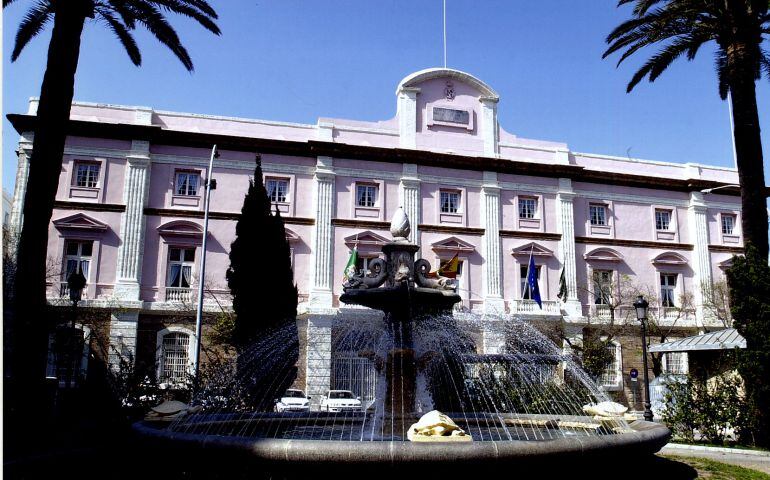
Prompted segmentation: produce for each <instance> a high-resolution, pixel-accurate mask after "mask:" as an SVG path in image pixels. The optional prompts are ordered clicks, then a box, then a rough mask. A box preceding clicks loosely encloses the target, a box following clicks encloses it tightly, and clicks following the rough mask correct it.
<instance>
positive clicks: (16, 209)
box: [8, 132, 34, 235]
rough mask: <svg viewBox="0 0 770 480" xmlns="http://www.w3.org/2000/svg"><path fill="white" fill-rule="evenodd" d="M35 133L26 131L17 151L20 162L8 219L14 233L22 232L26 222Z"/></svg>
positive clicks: (11, 231) (17, 167)
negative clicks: (26, 202)
mask: <svg viewBox="0 0 770 480" xmlns="http://www.w3.org/2000/svg"><path fill="white" fill-rule="evenodd" d="M33 141H34V134H33V133H32V132H24V133H23V134H22V135H21V138H20V139H19V150H18V151H17V156H18V164H17V166H16V186H15V187H14V189H13V204H12V205H11V215H10V217H9V219H8V223H9V226H10V232H9V233H11V234H12V235H15V234H18V233H19V232H21V227H22V225H23V223H24V198H25V197H26V195H27V180H28V178H29V159H30V157H32V142H33Z"/></svg>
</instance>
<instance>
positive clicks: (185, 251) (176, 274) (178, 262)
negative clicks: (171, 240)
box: [166, 247, 195, 288]
mask: <svg viewBox="0 0 770 480" xmlns="http://www.w3.org/2000/svg"><path fill="white" fill-rule="evenodd" d="M194 264H195V248H176V247H171V248H169V249H168V280H167V283H166V286H167V287H176V288H190V285H191V284H192V269H193V265H194Z"/></svg>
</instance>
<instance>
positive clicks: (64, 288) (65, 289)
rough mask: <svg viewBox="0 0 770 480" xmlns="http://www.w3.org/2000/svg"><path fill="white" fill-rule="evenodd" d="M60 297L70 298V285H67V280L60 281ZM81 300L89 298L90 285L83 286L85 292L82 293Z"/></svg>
mask: <svg viewBox="0 0 770 480" xmlns="http://www.w3.org/2000/svg"><path fill="white" fill-rule="evenodd" d="M59 297H61V298H67V299H69V298H70V287H69V285H67V282H59ZM80 299H81V300H87V299H88V285H87V284H86V286H85V287H83V292H82V293H81V294H80Z"/></svg>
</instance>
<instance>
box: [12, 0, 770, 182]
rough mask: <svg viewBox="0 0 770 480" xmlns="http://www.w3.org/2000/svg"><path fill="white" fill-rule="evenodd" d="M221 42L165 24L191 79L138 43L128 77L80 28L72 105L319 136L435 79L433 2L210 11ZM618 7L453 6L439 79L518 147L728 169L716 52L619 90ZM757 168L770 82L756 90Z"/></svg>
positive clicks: (35, 66)
mask: <svg viewBox="0 0 770 480" xmlns="http://www.w3.org/2000/svg"><path fill="white" fill-rule="evenodd" d="M210 2H211V3H212V5H214V6H215V8H216V9H217V11H218V12H219V14H220V21H219V25H220V27H221V29H222V31H223V35H222V37H219V38H217V37H214V36H213V35H210V34H208V33H207V32H205V31H204V30H203V29H202V28H200V27H197V26H196V25H195V24H193V23H192V22H190V21H187V20H184V19H181V18H174V19H173V23H174V25H175V26H177V27H178V30H179V33H180V36H181V37H182V39H183V41H184V43H185V45H186V46H187V48H188V50H189V51H190V53H191V55H192V57H193V61H194V62H195V67H196V70H195V72H194V73H193V74H189V73H187V72H186V71H185V70H184V68H183V67H182V65H181V64H180V63H179V62H178V61H177V60H176V59H175V58H174V57H173V56H172V55H171V53H170V52H168V51H167V50H166V49H165V48H164V47H161V46H160V45H159V44H158V43H157V42H155V41H154V40H152V39H151V38H150V37H149V36H148V35H147V34H145V33H143V32H141V33H138V34H137V39H138V41H139V44H140V47H141V49H142V53H143V56H144V61H143V66H142V67H141V68H136V67H134V66H133V65H132V64H131V63H130V62H129V60H128V57H127V56H126V54H125V53H124V52H123V51H122V47H121V46H120V44H119V43H118V42H117V40H115V39H114V38H113V37H112V34H111V33H110V32H109V31H108V30H107V29H106V28H105V27H104V26H103V25H100V24H98V23H95V22H91V23H89V24H87V26H86V29H85V32H84V35H83V44H82V51H81V57H80V64H79V69H78V75H77V81H76V86H75V98H76V99H77V100H83V101H92V102H104V103H119V104H129V105H145V106H150V107H153V108H156V109H163V110H176V111H187V112H195V113H206V114H216V115H228V116H242V117H251V118H263V119H272V120H283V121H292V122H303V123H315V121H316V119H317V118H318V117H319V116H323V117H341V118H352V119H361V120H380V119H387V118H390V117H392V116H393V115H394V114H395V108H396V102H395V96H394V91H395V87H396V85H397V84H398V82H399V80H400V79H401V78H403V77H404V76H406V75H407V74H409V73H411V72H413V71H416V70H420V69H423V68H427V67H435V66H441V63H442V23H441V0H412V1H407V0H378V1H361V0H327V1H321V0H243V1H240V0H238V1H236V0H226V1H224V0H210ZM31 3H32V2H30V1H18V2H15V3H14V4H12V5H11V6H10V7H8V8H6V9H5V12H4V13H5V15H4V19H3V27H4V28H3V71H4V75H5V78H4V82H3V100H4V101H3V109H4V114H7V113H9V112H21V113H23V112H25V111H26V109H27V106H26V105H27V99H28V98H29V97H30V96H37V95H39V89H40V83H41V79H42V75H43V68H44V65H45V55H46V49H47V44H48V40H49V38H50V30H49V31H46V32H45V33H44V34H42V35H40V36H39V37H38V38H37V39H35V40H33V42H32V43H31V44H30V45H29V46H28V47H27V49H26V50H25V51H24V53H23V54H22V56H21V58H20V59H19V60H18V61H17V62H15V63H13V64H11V63H10V61H9V57H10V51H11V49H12V47H13V37H14V35H15V27H16V26H17V25H18V23H19V21H20V19H21V17H22V15H23V13H24V11H25V10H26V8H27V7H28V6H29V5H30V4H31ZM615 4H616V1H615V0H590V1H586V0H584V1H581V2H576V1H573V0H485V1H483V2H479V1H478V0H476V1H472V0H447V5H448V7H447V8H448V11H447V30H448V66H449V67H451V68H457V69H460V70H464V71H466V72H469V73H471V74H473V75H475V76H477V77H479V78H480V79H482V80H483V81H485V82H487V83H488V84H489V85H490V86H492V88H494V89H496V90H497V91H498V93H500V96H501V102H500V105H499V118H500V122H501V125H502V126H503V128H505V129H506V130H507V131H509V132H511V133H513V134H516V135H518V136H521V137H527V138H536V139H543V140H554V141H564V142H567V143H568V144H569V146H570V148H571V149H572V150H574V151H581V152H594V153H602V154H610V155H621V156H625V155H627V154H630V156H632V157H638V158H647V159H654V160H662V161H671V162H683V163H684V162H698V163H706V164H713V165H725V166H732V165H733V159H732V144H731V137H730V124H729V117H728V111H727V104H726V102H722V101H721V100H720V99H719V96H718V95H717V87H716V77H715V73H714V70H713V60H712V59H713V49H703V50H702V51H701V53H700V54H699V56H698V58H697V59H696V61H694V62H687V61H683V60H682V61H679V62H677V63H676V64H674V66H673V67H671V68H670V70H669V71H667V72H666V73H665V74H664V75H663V76H662V77H661V78H659V79H658V80H657V81H656V82H655V83H654V84H649V83H646V82H645V83H643V84H641V85H640V86H638V87H637V89H636V90H635V91H634V92H633V93H631V94H626V93H625V85H626V83H627V81H628V79H629V78H630V76H631V75H632V74H633V72H634V71H635V69H634V67H636V66H638V65H639V64H640V62H641V61H642V60H643V59H644V56H640V57H638V58H632V59H631V60H630V61H628V63H627V64H624V65H623V66H621V68H620V69H616V68H615V60H616V59H609V60H602V59H601V54H602V52H603V51H604V49H605V43H604V38H605V36H606V35H607V33H609V31H610V30H611V29H612V28H613V27H614V26H615V25H617V24H618V23H620V22H621V21H623V20H624V19H626V18H627V16H628V15H629V14H630V9H629V8H622V9H617V8H616V7H615ZM758 103H759V108H760V121H761V125H762V126H763V127H764V132H763V138H762V141H763V145H764V152H765V159H766V161H765V165H766V166H765V168H766V170H767V169H768V167H767V164H768V159H770V135H769V134H768V131H770V124H769V122H770V82H768V81H767V80H766V79H764V80H762V81H761V82H760V85H759V87H758ZM3 122H4V123H3V127H4V128H3V150H2V151H3V159H4V161H3V187H4V188H5V189H6V190H9V191H12V189H13V182H14V175H15V169H16V157H15V154H14V150H15V148H16V143H17V141H18V135H17V134H16V133H15V132H14V131H13V129H12V127H11V126H10V124H9V123H8V121H7V120H4V121H3Z"/></svg>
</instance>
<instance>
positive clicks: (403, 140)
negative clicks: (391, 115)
mask: <svg viewBox="0 0 770 480" xmlns="http://www.w3.org/2000/svg"><path fill="white" fill-rule="evenodd" d="M418 93H420V89H419V88H414V87H402V88H401V89H400V90H399V91H398V112H397V115H398V134H399V146H400V147H401V148H416V147H417V94H418Z"/></svg>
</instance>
